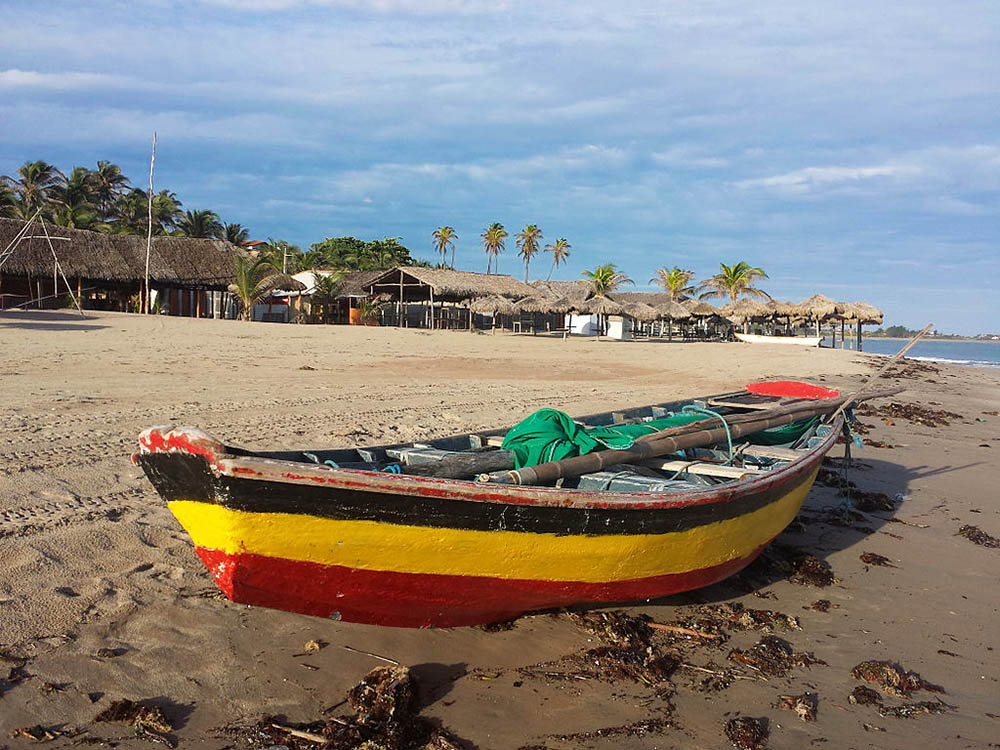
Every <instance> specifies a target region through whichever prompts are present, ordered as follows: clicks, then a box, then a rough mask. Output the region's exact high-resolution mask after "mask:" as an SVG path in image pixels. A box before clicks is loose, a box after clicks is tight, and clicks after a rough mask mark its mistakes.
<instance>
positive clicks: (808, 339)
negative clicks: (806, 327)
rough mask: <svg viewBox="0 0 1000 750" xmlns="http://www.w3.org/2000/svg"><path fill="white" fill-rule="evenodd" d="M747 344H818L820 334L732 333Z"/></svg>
mask: <svg viewBox="0 0 1000 750" xmlns="http://www.w3.org/2000/svg"><path fill="white" fill-rule="evenodd" d="M733 335H734V336H736V338H737V339H739V340H740V341H742V342H744V343H747V344H791V345H793V346H819V345H820V342H821V341H822V340H823V337H822V336H758V335H757V334H755V333H736V334H733Z"/></svg>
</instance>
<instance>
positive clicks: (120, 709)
mask: <svg viewBox="0 0 1000 750" xmlns="http://www.w3.org/2000/svg"><path fill="white" fill-rule="evenodd" d="M94 721H109V722H116V723H118V724H126V725H128V726H130V727H132V729H133V730H134V731H135V734H136V736H137V737H142V738H143V739H147V740H152V741H154V742H159V743H161V744H164V745H167V746H168V747H173V746H174V743H173V741H172V740H171V739H169V738H168V737H167V735H168V734H169V732H170V731H171V730H172V729H173V727H172V726H171V724H170V721H168V720H167V717H166V716H164V715H163V709H161V708H160V707H159V706H153V705H150V704H149V703H148V702H145V701H130V700H127V699H126V700H120V701H115V702H114V703H112V704H111V705H110V706H108V707H107V708H106V709H104V710H103V711H101V712H100V713H99V714H97V716H95V717H94Z"/></svg>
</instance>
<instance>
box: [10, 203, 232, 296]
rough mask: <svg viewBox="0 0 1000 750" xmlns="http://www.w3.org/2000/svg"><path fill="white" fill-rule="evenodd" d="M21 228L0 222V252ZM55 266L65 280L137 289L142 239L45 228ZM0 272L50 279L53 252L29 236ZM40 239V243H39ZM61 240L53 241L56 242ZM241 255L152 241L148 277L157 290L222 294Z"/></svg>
mask: <svg viewBox="0 0 1000 750" xmlns="http://www.w3.org/2000/svg"><path fill="white" fill-rule="evenodd" d="M24 224H25V222H23V221H19V220H16V219H0V248H4V247H7V246H8V245H9V244H10V243H11V241H12V240H13V239H14V237H15V236H16V235H17V233H18V232H20V231H21V229H22V228H23V227H24ZM45 231H47V232H48V234H49V235H50V236H51V237H52V238H53V240H52V245H53V247H55V251H56V254H57V255H58V256H59V265H60V266H61V267H62V269H63V272H64V273H65V274H66V277H67V278H68V279H84V280H88V281H96V282H102V281H105V282H112V283H117V284H138V283H139V282H141V281H142V280H143V279H144V278H145V274H146V238H145V237H142V236H138V235H115V234H104V233H102V232H90V231H85V230H82V229H67V228H65V227H59V226H55V225H52V224H48V223H46V224H45ZM28 236H29V237H30V239H24V240H22V241H21V242H20V244H18V246H17V248H16V250H15V251H14V253H13V255H11V257H10V258H9V259H8V260H7V262H6V263H5V264H4V267H3V273H4V275H10V276H19V277H20V276H23V277H27V276H29V275H30V276H32V277H35V278H45V277H48V278H52V266H53V262H52V251H51V250H50V249H49V245H48V243H47V242H46V241H45V239H44V233H43V229H42V226H41V225H40V224H37V223H36V225H35V226H32V227H31V229H30V230H29V231H28ZM39 237H41V239H39ZM57 237H58V238H64V239H55V238H57ZM241 252H242V251H241V250H240V249H239V248H237V247H236V246H235V245H232V244H230V243H229V242H226V241H225V240H211V239H194V238H188V237H169V236H154V237H153V241H152V247H151V249H150V256H149V277H150V281H151V282H152V283H153V284H156V285H168V286H175V287H189V288H201V289H217V290H222V289H225V288H226V287H227V286H228V285H229V284H230V283H231V282H232V281H233V279H234V276H235V271H234V269H235V261H234V258H235V256H236V255H237V254H239V253H241Z"/></svg>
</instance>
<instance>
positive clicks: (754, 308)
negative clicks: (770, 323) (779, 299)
mask: <svg viewBox="0 0 1000 750" xmlns="http://www.w3.org/2000/svg"><path fill="white" fill-rule="evenodd" d="M719 312H720V314H721V315H722V316H723V317H725V318H728V319H729V320H731V321H733V322H734V323H742V322H744V321H746V320H751V319H752V318H766V317H768V316H770V315H771V311H770V310H769V309H768V308H767V306H765V305H762V304H761V303H760V302H758V301H757V300H754V299H750V298H747V297H745V298H743V299H741V300H737V301H736V303H735V304H732V305H726V306H725V307H723V308H722V309H721V310H719Z"/></svg>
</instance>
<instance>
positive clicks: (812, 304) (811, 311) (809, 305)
mask: <svg viewBox="0 0 1000 750" xmlns="http://www.w3.org/2000/svg"><path fill="white" fill-rule="evenodd" d="M843 310H844V304H843V303H842V302H834V301H833V300H832V299H830V298H829V297H824V296H823V295H822V294H814V295H813V296H812V297H810V298H809V299H807V300H806V301H805V302H800V303H799V304H797V305H795V313H794V314H796V315H798V316H799V317H801V318H812V319H814V320H822V319H823V318H829V317H832V316H834V315H838V314H839V313H841V312H843Z"/></svg>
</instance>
